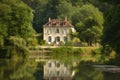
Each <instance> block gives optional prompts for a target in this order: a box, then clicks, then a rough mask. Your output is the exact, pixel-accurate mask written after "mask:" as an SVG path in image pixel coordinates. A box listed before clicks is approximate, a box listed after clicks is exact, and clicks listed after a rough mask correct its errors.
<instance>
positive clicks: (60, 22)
mask: <svg viewBox="0 0 120 80" xmlns="http://www.w3.org/2000/svg"><path fill="white" fill-rule="evenodd" d="M59 26H60V27H61V26H63V27H73V25H72V24H71V23H70V22H69V21H67V18H65V19H50V18H49V20H48V22H47V23H46V24H44V25H43V27H59Z"/></svg>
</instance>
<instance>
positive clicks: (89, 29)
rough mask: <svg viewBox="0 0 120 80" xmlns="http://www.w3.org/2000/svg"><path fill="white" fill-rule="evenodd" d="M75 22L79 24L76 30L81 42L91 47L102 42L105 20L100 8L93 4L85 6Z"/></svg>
mask: <svg viewBox="0 0 120 80" xmlns="http://www.w3.org/2000/svg"><path fill="white" fill-rule="evenodd" d="M73 20H76V22H77V23H75V24H76V26H77V28H76V29H77V31H78V32H79V37H80V39H81V41H84V42H87V43H88V45H89V46H91V45H92V43H97V42H99V41H100V37H101V35H102V29H103V21H104V19H103V15H102V13H101V12H100V11H99V10H98V8H96V7H94V6H93V5H91V4H86V5H83V6H82V7H81V8H80V11H79V13H77V14H76V16H75V17H74V18H73Z"/></svg>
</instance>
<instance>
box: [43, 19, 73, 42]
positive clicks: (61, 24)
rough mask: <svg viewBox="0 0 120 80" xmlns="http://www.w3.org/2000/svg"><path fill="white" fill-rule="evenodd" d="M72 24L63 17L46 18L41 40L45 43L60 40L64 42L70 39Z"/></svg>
mask: <svg viewBox="0 0 120 80" xmlns="http://www.w3.org/2000/svg"><path fill="white" fill-rule="evenodd" d="M74 31H75V29H74V26H73V25H72V24H71V23H70V22H69V21H68V20H67V17H66V18H65V19H51V18H49V19H48V22H47V23H46V24H44V25H43V40H45V41H46V43H48V44H51V43H56V44H59V43H60V42H63V43H66V42H67V41H70V40H71V35H70V34H71V32H74Z"/></svg>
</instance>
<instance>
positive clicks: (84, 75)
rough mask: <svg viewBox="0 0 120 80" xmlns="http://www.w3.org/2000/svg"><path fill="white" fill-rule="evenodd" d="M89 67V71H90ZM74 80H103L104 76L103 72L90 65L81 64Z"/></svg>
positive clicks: (77, 68)
mask: <svg viewBox="0 0 120 80" xmlns="http://www.w3.org/2000/svg"><path fill="white" fill-rule="evenodd" d="M88 67H89V69H88ZM73 79H74V80H103V79H104V76H103V74H102V71H100V70H97V69H94V68H93V67H91V66H89V65H84V64H81V63H79V64H78V66H77V67H76V74H75V76H74V77H73Z"/></svg>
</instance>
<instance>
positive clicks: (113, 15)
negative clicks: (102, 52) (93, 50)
mask: <svg viewBox="0 0 120 80" xmlns="http://www.w3.org/2000/svg"><path fill="white" fill-rule="evenodd" d="M119 8H120V6H115V7H113V8H112V9H111V10H110V11H108V13H106V15H105V16H106V18H105V28H104V35H103V41H102V43H103V45H106V44H109V45H110V46H111V47H112V48H113V49H114V50H115V51H117V53H120V27H119V25H120V23H119V21H120V18H119V17H118V16H120V9H119Z"/></svg>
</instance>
